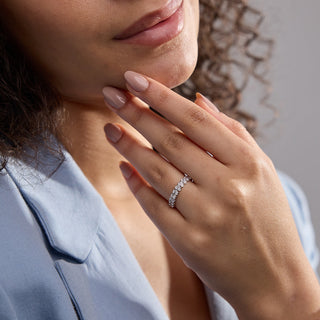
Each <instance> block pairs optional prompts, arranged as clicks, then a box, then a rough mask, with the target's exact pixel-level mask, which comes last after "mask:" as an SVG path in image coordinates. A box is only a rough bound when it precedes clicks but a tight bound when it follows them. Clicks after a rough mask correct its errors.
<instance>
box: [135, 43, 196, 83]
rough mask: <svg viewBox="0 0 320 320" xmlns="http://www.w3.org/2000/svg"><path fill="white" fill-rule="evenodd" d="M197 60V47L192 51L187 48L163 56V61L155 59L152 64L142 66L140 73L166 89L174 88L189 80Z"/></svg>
mask: <svg viewBox="0 0 320 320" xmlns="http://www.w3.org/2000/svg"><path fill="white" fill-rule="evenodd" d="M197 59H198V48H197V46H194V47H193V49H190V47H189V48H188V50H185V51H184V52H181V51H180V52H173V53H172V54H169V55H164V57H163V59H157V60H156V61H155V62H154V63H151V64H150V65H148V66H144V67H143V70H141V71H140V72H141V73H143V74H145V75H147V76H149V77H151V78H153V79H155V80H157V81H159V82H160V83H162V84H163V85H165V86H166V87H168V88H174V87H177V86H179V85H181V84H182V83H184V82H185V81H186V80H188V79H189V77H190V76H191V75H192V73H193V71H194V69H195V67H196V64H197ZM137 71H138V70H137ZM138 72H139V71H138Z"/></svg>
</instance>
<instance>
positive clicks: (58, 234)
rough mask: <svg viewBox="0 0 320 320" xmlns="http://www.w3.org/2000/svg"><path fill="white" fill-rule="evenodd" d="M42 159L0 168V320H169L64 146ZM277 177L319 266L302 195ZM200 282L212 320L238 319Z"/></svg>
mask: <svg viewBox="0 0 320 320" xmlns="http://www.w3.org/2000/svg"><path fill="white" fill-rule="evenodd" d="M40 160H41V162H42V163H45V164H46V165H44V164H42V165H40V166H38V167H35V165H34V164H29V165H26V164H18V163H15V162H14V161H10V162H9V164H8V165H7V168H6V170H4V171H5V172H4V173H3V174H0V254H1V259H0V319H1V320H9V319H10V320H13V319H32V320H40V319H41V320H43V319H46V320H50V319H55V320H69V319H70V320H71V319H72V320H73V319H86V320H102V319H110V320H112V319H114V320H127V319H130V320H149V319H155V320H168V316H167V314H166V313H165V311H164V309H163V307H162V305H161V304H160V302H159V300H158V298H157V296H156V294H155V292H154V290H153V288H152V287H151V285H150V283H149V282H148V280H147V278H146V276H145V275H144V273H143V271H142V269H141V267H140V266H139V264H138V262H137V260H136V258H135V256H134V255H133V253H132V251H131V249H130V247H129V245H128V243H127V241H126V239H125V237H124V236H123V234H122V232H121V230H120V229H119V227H118V225H117V223H116V221H115V220H114V218H113V216H112V214H111V213H110V211H109V209H108V208H107V207H106V205H105V203H104V201H103V200H102V198H101V197H100V195H99V194H98V192H97V191H96V190H95V189H94V188H93V186H92V185H91V184H90V182H89V181H88V180H87V179H86V177H85V176H84V174H83V173H82V171H81V170H80V168H79V167H78V166H77V164H76V163H75V162H74V160H73V159H72V157H71V156H70V155H69V154H68V153H67V152H65V161H64V162H63V163H62V164H61V165H60V166H59V167H58V168H57V160H56V159H55V158H54V157H53V156H52V155H50V154H43V156H42V158H41V157H40ZM48 176H50V177H49V178H48ZM279 176H280V178H281V181H282V183H283V187H284V189H285V191H286V194H287V196H288V199H289V202H290V206H291V209H292V213H293V215H294V219H295V221H296V224H297V227H298V231H299V234H300V237H301V241H302V244H303V247H304V249H305V252H306V254H307V256H308V258H309V260H310V263H311V264H312V266H313V268H314V269H316V267H317V264H318V250H317V248H316V245H315V239H314V232H313V228H312V225H311V222H310V216H309V210H308V205H307V201H306V199H305V196H304V195H303V193H302V191H301V190H300V188H299V187H298V186H297V185H296V183H295V182H294V181H292V180H291V179H290V178H289V177H288V176H286V175H285V174H283V173H280V172H279ZM270 201H272V199H270ZM212 254H214V252H212ZM230 263H232V262H230ZM204 287H205V290H206V294H207V299H208V304H209V306H210V311H211V314H212V319H217V320H232V319H237V316H236V314H235V312H234V310H233V309H232V307H231V306H230V305H229V304H228V303H227V302H226V301H225V300H224V299H222V298H221V297H220V296H219V295H218V294H216V293H214V292H213V291H211V290H210V289H209V288H207V287H206V286H204Z"/></svg>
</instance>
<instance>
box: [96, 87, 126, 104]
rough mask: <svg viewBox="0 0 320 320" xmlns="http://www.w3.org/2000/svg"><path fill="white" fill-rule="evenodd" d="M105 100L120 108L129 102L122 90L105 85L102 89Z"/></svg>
mask: <svg viewBox="0 0 320 320" xmlns="http://www.w3.org/2000/svg"><path fill="white" fill-rule="evenodd" d="M102 93H103V96H104V99H105V101H106V102H107V103H108V104H110V106H111V107H113V108H115V109H120V108H121V107H123V106H124V105H125V103H126V102H127V97H126V96H125V94H124V93H123V92H121V91H120V90H118V89H116V88H113V87H105V88H103V89H102Z"/></svg>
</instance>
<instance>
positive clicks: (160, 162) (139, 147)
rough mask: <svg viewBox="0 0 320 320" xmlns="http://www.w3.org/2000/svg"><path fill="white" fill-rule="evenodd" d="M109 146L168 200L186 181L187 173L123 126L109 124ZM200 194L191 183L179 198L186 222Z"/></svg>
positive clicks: (107, 133)
mask: <svg viewBox="0 0 320 320" xmlns="http://www.w3.org/2000/svg"><path fill="white" fill-rule="evenodd" d="M105 131H106V135H107V137H108V140H109V142H110V143H111V144H112V145H113V146H114V147H115V148H116V149H117V150H118V151H119V153H120V154H121V155H123V156H124V157H125V158H126V159H127V160H128V161H129V162H130V163H131V164H132V165H133V166H134V167H135V168H136V170H137V171H138V172H139V173H140V174H141V176H142V177H143V178H144V179H145V180H146V181H147V182H148V183H149V184H150V185H151V186H152V187H153V188H154V189H155V190H156V191H157V192H158V193H159V194H160V195H161V196H162V197H163V198H165V199H166V200H168V199H169V197H170V195H171V192H172V190H173V188H174V187H175V186H176V185H177V183H178V182H179V181H180V179H181V178H182V177H183V173H182V172H181V171H179V170H178V169H176V168H175V167H174V166H172V165H171V164H170V163H168V162H167V161H166V160H165V159H163V158H162V157H161V156H159V155H158V154H157V153H156V152H155V151H153V150H152V149H150V148H149V147H147V146H146V145H144V144H143V143H142V142H141V141H139V140H138V139H136V138H135V137H133V136H132V135H131V134H129V133H128V132H126V131H125V129H124V128H123V127H121V126H120V125H114V124H108V125H107V126H106V127H105ZM198 193H199V191H198V187H197V185H196V184H195V183H192V182H189V183H187V184H186V185H185V186H184V187H183V189H182V190H181V192H180V193H179V196H178V197H177V200H176V204H175V207H176V208H177V209H178V210H179V211H180V213H181V214H183V216H184V217H185V218H187V219H188V218H191V214H192V212H194V211H193V210H192V209H193V205H194V201H193V199H194V198H195V197H197V195H198Z"/></svg>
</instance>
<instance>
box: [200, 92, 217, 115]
mask: <svg viewBox="0 0 320 320" xmlns="http://www.w3.org/2000/svg"><path fill="white" fill-rule="evenodd" d="M197 95H200V97H201V98H202V99H203V100H204V102H205V103H206V105H207V106H208V107H209V108H211V109H212V110H213V111H215V112H220V111H219V109H218V108H217V107H216V106H215V105H214V104H213V103H212V102H211V101H210V100H209V99H208V98H207V97H205V96H204V95H202V94H201V93H200V92H197Z"/></svg>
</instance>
